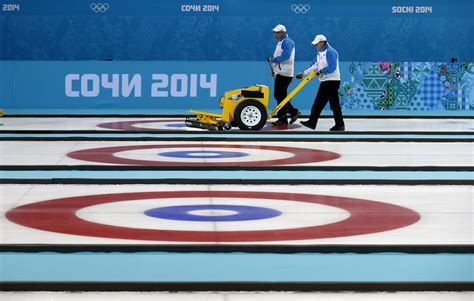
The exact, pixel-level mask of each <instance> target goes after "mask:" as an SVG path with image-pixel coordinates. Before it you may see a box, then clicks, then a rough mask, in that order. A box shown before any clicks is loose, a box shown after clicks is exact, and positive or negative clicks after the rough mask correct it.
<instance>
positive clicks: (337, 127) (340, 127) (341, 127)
mask: <svg viewBox="0 0 474 301" xmlns="http://www.w3.org/2000/svg"><path fill="white" fill-rule="evenodd" d="M329 130H330V131H332V132H344V131H345V130H346V128H345V127H344V125H337V124H336V125H335V126H333V127H332V128H330V129H329Z"/></svg>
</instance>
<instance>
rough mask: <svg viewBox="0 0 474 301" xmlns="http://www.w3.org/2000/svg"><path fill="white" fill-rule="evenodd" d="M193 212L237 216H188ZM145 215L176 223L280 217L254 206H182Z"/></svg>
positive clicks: (268, 210)
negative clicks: (201, 211) (222, 213)
mask: <svg viewBox="0 0 474 301" xmlns="http://www.w3.org/2000/svg"><path fill="white" fill-rule="evenodd" d="M194 210H232V211H237V212H238V213H237V214H232V215H224V216H202V215H194V214H189V211H194ZM145 214H146V215H148V216H151V217H156V218H164V219H172V220H178V221H193V222H235V221H252V220H259V219H266V218H272V217H276V216H279V215H281V212H280V211H278V210H275V209H270V208H262V207H255V206H240V205H189V206H187V205H184V206H170V207H159V208H153V209H149V210H147V211H145Z"/></svg>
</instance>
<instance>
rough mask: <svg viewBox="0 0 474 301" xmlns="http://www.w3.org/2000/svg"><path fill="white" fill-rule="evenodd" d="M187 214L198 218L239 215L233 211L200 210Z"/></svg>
mask: <svg viewBox="0 0 474 301" xmlns="http://www.w3.org/2000/svg"><path fill="white" fill-rule="evenodd" d="M188 214H191V215H198V216H231V215H236V214H239V213H238V212H237V211H234V210H223V209H222V210H221V209H212V210H209V209H201V210H191V211H188Z"/></svg>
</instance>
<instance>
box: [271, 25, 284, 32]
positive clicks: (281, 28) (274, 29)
mask: <svg viewBox="0 0 474 301" xmlns="http://www.w3.org/2000/svg"><path fill="white" fill-rule="evenodd" d="M280 31H283V32H286V27H285V26H284V25H281V24H278V25H277V26H275V28H273V32H280Z"/></svg>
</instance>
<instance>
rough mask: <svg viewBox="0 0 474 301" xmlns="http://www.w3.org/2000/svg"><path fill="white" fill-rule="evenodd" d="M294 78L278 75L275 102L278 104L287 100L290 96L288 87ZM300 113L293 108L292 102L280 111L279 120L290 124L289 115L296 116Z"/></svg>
mask: <svg viewBox="0 0 474 301" xmlns="http://www.w3.org/2000/svg"><path fill="white" fill-rule="evenodd" d="M292 79H293V78H292V77H289V76H282V75H280V74H277V76H276V77H275V88H274V91H273V96H274V97H275V100H276V101H277V103H278V104H280V102H282V101H283V99H285V98H286V96H287V95H288V92H287V90H288V86H289V85H290V83H291V80H292ZM297 112H298V109H296V108H295V107H293V105H292V104H291V102H288V103H286V105H284V106H283V108H281V109H280V111H278V113H277V117H278V120H280V121H282V122H285V123H288V119H287V116H286V115H287V114H288V113H289V114H290V115H294V114H296V113H297Z"/></svg>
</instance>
